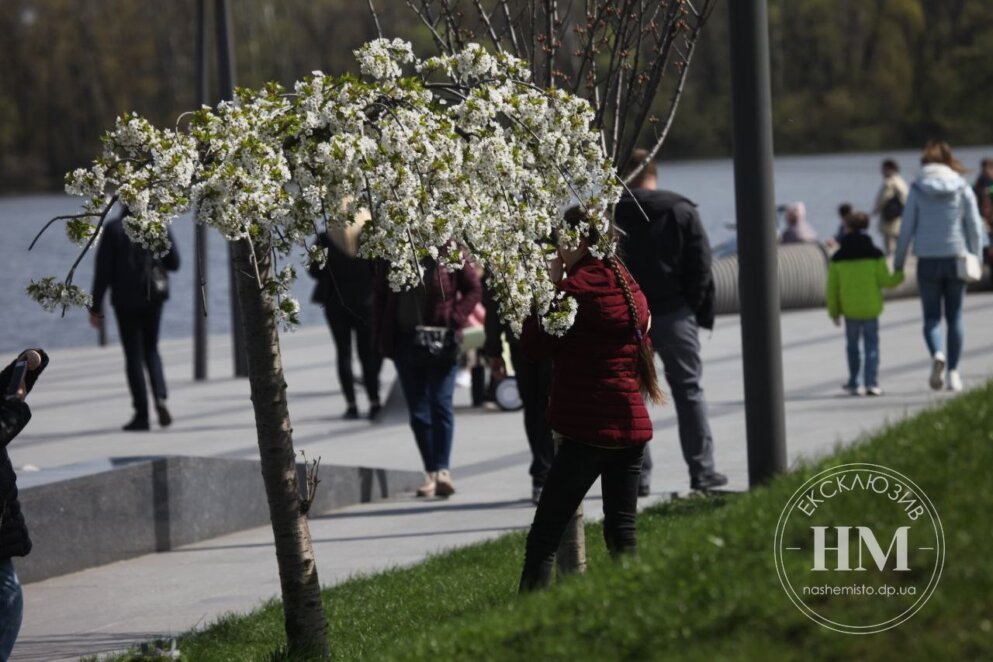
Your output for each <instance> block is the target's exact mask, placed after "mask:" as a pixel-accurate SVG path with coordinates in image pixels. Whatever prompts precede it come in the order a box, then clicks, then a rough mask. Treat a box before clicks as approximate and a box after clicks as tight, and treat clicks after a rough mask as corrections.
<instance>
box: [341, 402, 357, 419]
mask: <svg viewBox="0 0 993 662" xmlns="http://www.w3.org/2000/svg"><path fill="white" fill-rule="evenodd" d="M341 417H342V418H343V419H345V420H346V421H354V420H355V419H357V418H358V417H359V408H358V407H356V406H355V405H349V406H348V409H346V410H345V413H344V414H342V416H341Z"/></svg>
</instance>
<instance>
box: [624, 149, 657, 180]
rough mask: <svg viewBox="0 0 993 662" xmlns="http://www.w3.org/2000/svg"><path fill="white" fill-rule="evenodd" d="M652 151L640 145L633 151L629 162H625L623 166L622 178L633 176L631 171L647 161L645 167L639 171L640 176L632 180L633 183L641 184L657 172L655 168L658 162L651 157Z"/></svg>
mask: <svg viewBox="0 0 993 662" xmlns="http://www.w3.org/2000/svg"><path fill="white" fill-rule="evenodd" d="M651 154H652V153H651V152H649V151H648V150H647V149H641V148H640V147H639V148H638V149H636V150H634V151H632V152H631V156H629V157H628V160H627V162H625V164H624V167H623V168H621V179H627V178H628V177H630V176H631V173H632V172H634V171H635V170H637V169H638V167H639V166H640V165H641V164H642V163H645V161H646V160H647V161H648V163H645V167H644V168H643V169H642V170H641V172H640V173H638V176H637V177H635V178H634V179H633V180H631V182H630V183H631V184H633V185H637V184H640V183H641V182H642V181H643V180H644V179H645V178H647V177H651V176H653V175H654V174H655V169H656V168H657V167H658V164H657V163H655V159H653V158H650V157H651Z"/></svg>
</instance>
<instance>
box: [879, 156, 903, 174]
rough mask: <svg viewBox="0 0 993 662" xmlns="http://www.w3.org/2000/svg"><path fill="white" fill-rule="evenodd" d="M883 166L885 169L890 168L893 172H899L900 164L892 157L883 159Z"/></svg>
mask: <svg viewBox="0 0 993 662" xmlns="http://www.w3.org/2000/svg"><path fill="white" fill-rule="evenodd" d="M883 168H885V169H886V170H892V171H893V172H900V166H899V165H897V162H896V161H894V160H893V159H886V160H885V161H883Z"/></svg>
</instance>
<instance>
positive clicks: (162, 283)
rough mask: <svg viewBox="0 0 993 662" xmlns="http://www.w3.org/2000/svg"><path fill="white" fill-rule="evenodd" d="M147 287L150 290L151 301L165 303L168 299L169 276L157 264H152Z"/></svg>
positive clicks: (163, 268)
mask: <svg viewBox="0 0 993 662" xmlns="http://www.w3.org/2000/svg"><path fill="white" fill-rule="evenodd" d="M149 276H150V278H149V281H150V282H149V285H150V288H151V291H152V292H151V294H152V301H165V300H166V299H168V298H169V276H168V274H166V270H165V267H163V266H162V265H161V264H159V263H158V262H155V263H153V264H152V268H151V271H150V272H149Z"/></svg>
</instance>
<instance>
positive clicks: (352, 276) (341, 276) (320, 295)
mask: <svg viewBox="0 0 993 662" xmlns="http://www.w3.org/2000/svg"><path fill="white" fill-rule="evenodd" d="M317 245H319V246H323V247H324V248H326V249H327V251H328V259H327V262H325V263H324V268H320V267H318V266H317V265H316V264H311V265H310V267H309V269H308V272H309V273H310V275H311V277H313V278H315V279H316V280H317V284H316V285H315V286H314V291H313V293H312V294H311V296H310V300H311V301H312V302H313V303H318V304H321V305H322V306H328V307H331V308H335V307H343V308H348V309H351V310H353V311H355V312H356V313H357V314H359V315H361V316H364V317H365V318H366V319H364V320H363V321H364V322H367V323H369V322H370V319H369V316H370V314H371V312H370V311H371V310H372V289H373V288H372V280H373V275H374V273H375V266H374V264H373V263H372V261H371V260H367V259H365V258H362V257H354V256H351V255H349V254H348V253H346V252H345V251H343V250H341V249H340V248H338V247H337V246H336V245H335V243H334V242H333V241H331V240H330V239H329V238H328V235H327V233H325V232H322V233H321V234H319V235H318V236H317Z"/></svg>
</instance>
